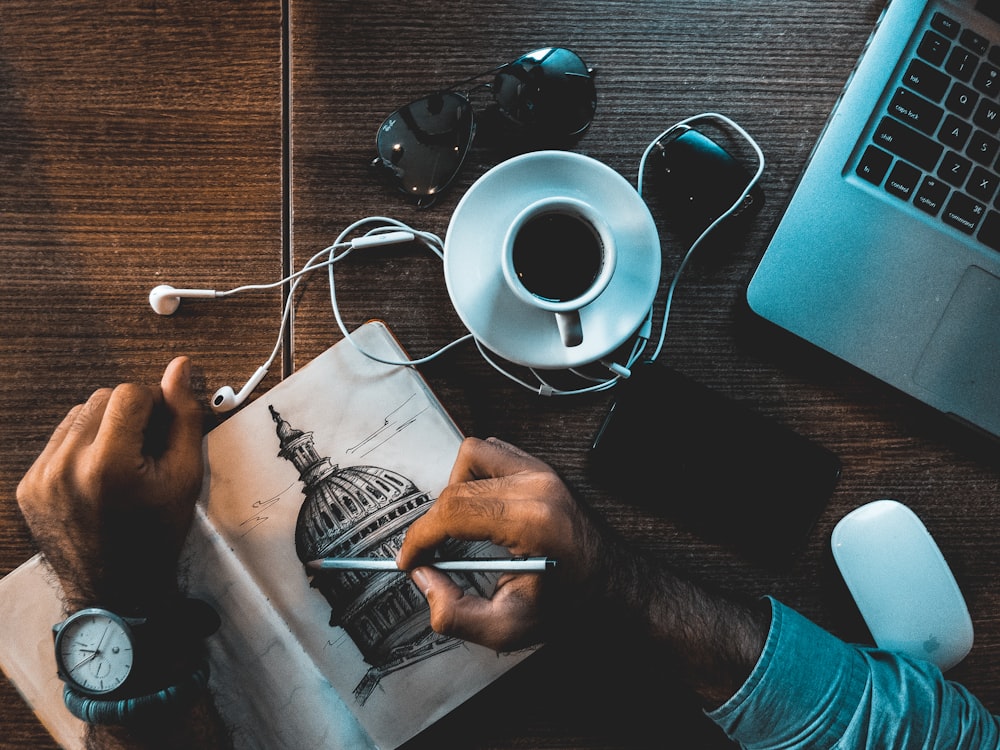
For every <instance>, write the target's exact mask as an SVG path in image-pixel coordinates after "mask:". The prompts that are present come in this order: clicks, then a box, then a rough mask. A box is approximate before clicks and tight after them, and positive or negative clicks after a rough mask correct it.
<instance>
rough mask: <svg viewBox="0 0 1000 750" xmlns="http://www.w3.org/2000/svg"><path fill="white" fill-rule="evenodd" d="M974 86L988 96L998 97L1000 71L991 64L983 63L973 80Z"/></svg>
mask: <svg viewBox="0 0 1000 750" xmlns="http://www.w3.org/2000/svg"><path fill="white" fill-rule="evenodd" d="M972 86H973V87H974V88H975V89H977V90H978V91H981V92H982V93H984V94H986V95H987V96H992V97H996V95H997V92H998V91H1000V70H998V69H997V68H996V67H994V66H993V65H990V64H989V63H983V64H982V65H980V66H979V70H977V71H976V77H975V78H973V79H972Z"/></svg>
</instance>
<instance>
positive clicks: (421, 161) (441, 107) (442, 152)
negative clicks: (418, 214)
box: [375, 91, 475, 198]
mask: <svg viewBox="0 0 1000 750" xmlns="http://www.w3.org/2000/svg"><path fill="white" fill-rule="evenodd" d="M474 129H475V122H474V118H473V115H472V105H471V104H469V100H468V99H466V98H465V97H464V96H462V95H461V94H456V93H454V92H450V91H446V92H443V93H440V94H432V95H431V96H428V97H424V98H423V99H418V100H417V101H415V102H411V103H410V104H407V105H406V106H405V107H403V108H402V109H399V110H397V111H395V112H393V113H392V114H391V115H389V116H388V117H387V118H386V120H385V122H383V123H382V127H380V128H379V131H378V136H377V137H376V139H375V148H376V150H377V152H378V159H376V163H377V164H379V165H380V166H382V167H384V168H385V169H386V170H387V171H388V172H389V173H390V174H391V175H392V176H393V178H394V179H395V181H396V183H397V185H398V187H399V189H400V190H402V191H403V192H404V193H407V194H409V195H412V196H414V197H416V198H425V197H427V196H431V195H435V194H436V193H438V192H439V191H441V190H442V189H444V188H445V187H446V186H447V185H448V183H449V182H451V181H452V179H454V177H455V175H456V174H458V170H459V168H460V167H461V166H462V161H463V160H464V159H465V155H466V153H468V151H469V145H470V144H471V143H472V135H473V132H474Z"/></svg>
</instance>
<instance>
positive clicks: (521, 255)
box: [501, 196, 616, 347]
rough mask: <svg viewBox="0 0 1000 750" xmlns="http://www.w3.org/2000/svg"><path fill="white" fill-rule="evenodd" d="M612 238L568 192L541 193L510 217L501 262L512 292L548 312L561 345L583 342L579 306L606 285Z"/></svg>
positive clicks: (588, 207)
mask: <svg viewBox="0 0 1000 750" xmlns="http://www.w3.org/2000/svg"><path fill="white" fill-rule="evenodd" d="M615 260H616V251H615V241H614V236H613V235H612V234H611V230H610V228H609V227H608V224H607V222H606V221H605V220H604V219H603V218H602V217H601V215H600V213H599V212H598V211H597V210H596V209H595V208H594V207H593V206H591V205H590V204H589V203H585V202H584V201H581V200H578V199H576V198H570V197H567V196H554V197H550V198H543V199H541V200H539V201H536V202H534V203H532V204H531V205H529V206H528V207H527V208H525V209H523V210H522V211H521V212H520V213H519V214H518V215H517V216H516V217H515V218H514V221H513V222H511V225H510V227H509V228H508V229H507V234H506V236H505V237H504V242H503V257H502V259H501V266H502V268H503V275H504V279H505V280H506V281H507V285H508V286H509V287H510V289H511V291H513V292H514V294H516V295H517V296H518V297H519V298H520V299H521V300H522V301H524V302H525V303H527V304H529V305H532V306H533V307H536V308H538V309H540V310H545V311H548V312H551V313H552V314H553V315H554V316H555V319H556V324H557V326H558V327H559V336H560V338H561V339H562V343H563V346H566V347H573V346H579V345H580V344H581V343H583V326H582V324H581V321H580V310H581V308H583V307H586V306H587V305H589V304H590V303H591V302H593V301H594V300H596V299H597V298H598V297H599V296H600V295H601V293H602V292H603V291H604V290H605V289H606V288H607V286H608V283H609V282H610V281H611V277H612V275H613V274H614V271H615Z"/></svg>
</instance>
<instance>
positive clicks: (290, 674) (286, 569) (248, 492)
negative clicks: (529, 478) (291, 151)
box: [0, 321, 532, 750]
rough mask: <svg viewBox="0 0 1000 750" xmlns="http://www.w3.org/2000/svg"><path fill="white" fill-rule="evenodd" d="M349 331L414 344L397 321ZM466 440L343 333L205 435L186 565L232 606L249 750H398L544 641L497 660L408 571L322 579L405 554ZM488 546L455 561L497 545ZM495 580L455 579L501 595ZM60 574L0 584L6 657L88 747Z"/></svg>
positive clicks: (50, 716) (52, 726) (406, 379)
mask: <svg viewBox="0 0 1000 750" xmlns="http://www.w3.org/2000/svg"><path fill="white" fill-rule="evenodd" d="M352 339H353V340H355V341H357V343H358V344H359V345H360V346H362V347H363V348H364V349H365V350H366V351H370V352H372V353H374V354H376V355H377V356H379V357H381V358H382V359H390V360H398V359H401V358H403V357H404V356H405V355H404V353H403V351H402V350H401V348H400V347H399V346H398V344H397V343H396V341H395V339H394V338H393V336H392V334H391V333H390V331H389V330H388V328H387V327H386V326H385V325H384V324H382V323H380V322H377V321H373V322H369V323H366V324H365V325H363V326H361V327H360V328H359V329H358V330H357V331H356V332H355V333H354V334H353V335H352ZM461 440H462V435H461V432H460V431H459V429H458V428H457V427H456V425H455V424H454V422H453V421H452V420H451V418H450V417H449V416H448V414H447V412H446V411H445V409H444V408H443V407H442V405H441V404H440V402H438V400H437V399H436V398H435V396H434V394H433V393H432V392H431V391H430V389H429V388H428V387H427V385H426V383H425V382H424V381H423V379H422V378H421V377H420V375H419V374H418V373H417V372H416V371H415V370H414V369H412V368H407V367H397V366H391V365H384V364H381V363H378V362H376V361H375V360H372V359H370V358H368V357H366V356H364V355H363V354H362V353H360V352H359V351H358V350H357V349H356V348H355V347H353V346H352V345H351V341H348V340H343V341H340V342H338V343H337V344H335V345H334V346H332V347H331V348H330V349H328V350H327V351H326V352H325V353H323V354H322V355H320V356H319V357H317V358H316V359H315V360H314V361H312V362H311V363H309V364H308V365H307V366H305V367H303V368H302V369H300V370H299V371H298V372H296V373H295V374H293V375H292V376H291V377H289V378H287V379H286V380H284V381H283V382H282V383H280V384H279V385H277V386H275V387H274V388H273V389H272V390H271V391H269V392H268V393H266V394H265V395H263V396H261V397H259V398H258V399H257V400H255V401H254V402H253V403H251V404H250V405H248V406H247V407H245V408H244V409H243V410H241V411H240V412H238V413H236V414H235V415H233V416H232V417H230V418H229V419H228V420H227V421H225V422H224V423H222V424H221V425H220V426H218V427H216V428H215V429H214V430H212V431H211V432H209V433H208V435H207V436H206V437H205V440H204V450H205V455H206V476H205V482H204V485H203V490H202V497H201V498H200V499H199V503H198V507H197V509H196V515H195V521H194V524H193V526H192V529H191V532H190V534H189V536H188V539H187V543H186V546H185V549H184V554H183V556H182V561H181V570H182V576H184V577H185V578H186V579H187V590H188V592H189V593H190V595H192V596H197V597H199V598H202V599H205V600H206V601H208V602H209V603H211V604H212V605H213V606H214V607H215V608H216V610H217V611H218V612H219V613H220V615H221V617H222V626H221V627H220V629H219V631H218V632H217V633H216V634H215V635H213V636H211V637H210V638H209V642H208V646H209V654H210V661H211V670H212V674H211V680H210V687H211V689H212V692H213V694H214V696H215V700H216V704H217V705H218V708H219V711H220V712H221V714H222V716H223V718H224V719H225V720H226V721H227V723H228V724H229V726H230V727H231V728H232V730H233V735H234V741H235V744H236V747H237V748H250V749H254V750H256V749H257V748H260V750H276V749H279V748H294V750H301V748H312V747H323V748H349V749H350V750H354V749H355V748H372V749H373V750H376V749H377V750H389V749H390V748H395V747H398V746H399V745H401V744H403V743H404V742H405V741H406V740H408V739H410V738H411V737H413V736H414V735H416V734H418V733H419V732H420V731H421V730H423V729H425V728H426V727H428V726H430V725H431V724H432V723H434V722H435V721H436V720H438V719H439V718H441V717H442V716H444V715H445V714H446V713H448V712H449V711H451V710H452V709H454V708H455V707H457V706H458V705H459V704H460V703H462V702H463V701H465V700H466V699H468V698H470V697H471V696H472V695H474V694H475V693H477V692H478V691H479V690H481V689H482V688H484V687H486V685H488V684H489V683H491V682H492V681H493V680H495V679H496V678H498V677H499V676H500V675H501V674H503V673H504V672H506V671H507V670H509V669H510V668H512V667H513V666H514V665H515V664H517V663H518V662H520V661H521V660H523V659H524V658H526V657H527V656H528V655H529V654H530V653H531V651H532V650H531V649H529V650H526V651H521V652H517V653H513V654H497V653H496V652H494V651H492V650H489V649H485V648H482V647H480V646H477V645H475V644H470V643H466V642H464V641H459V640H457V639H453V638H446V637H443V636H440V635H438V634H436V633H434V632H433V631H432V630H431V629H430V623H429V614H428V609H427V603H426V601H425V600H424V598H423V596H422V595H421V594H420V592H419V591H418V590H417V589H416V587H414V586H413V584H412V583H411V582H410V581H409V579H408V578H407V577H406V576H405V575H401V574H398V573H381V572H351V573H343V572H320V573H314V572H312V571H309V572H307V569H306V568H305V567H304V566H303V562H304V561H306V560H309V559H315V558H319V557H324V556H325V557H364V556H374V557H394V556H395V554H396V551H397V550H398V549H399V545H400V543H401V542H402V538H403V535H404V533H405V530H406V528H407V526H408V525H409V523H410V522H412V521H413V520H414V519H415V518H417V517H418V516H419V515H421V514H422V513H424V512H425V511H426V510H427V508H428V507H430V504H431V503H433V502H434V499H435V498H436V497H437V495H438V494H439V493H440V491H441V490H442V489H443V488H444V487H445V485H446V484H447V481H448V477H449V474H450V471H451V467H452V464H453V463H454V459H455V456H456V454H457V451H458V447H459V444H460V443H461ZM502 553H503V551H502V550H498V549H496V548H493V547H492V545H490V544H489V543H483V542H454V546H453V547H452V548H450V549H447V550H444V551H443V552H442V554H443V555H448V556H450V555H455V556H459V555H461V556H491V555H494V556H495V555H497V554H502ZM496 577H497V575H496V574H484V573H464V574H460V575H459V574H456V575H455V576H454V578H455V580H456V582H458V583H459V584H460V585H462V586H463V587H465V588H466V589H469V590H474V591H476V592H478V593H480V594H483V595H488V594H489V593H490V592H491V591H492V587H493V586H494V585H495V582H496ZM62 617H63V615H62V610H61V603H60V599H59V591H58V585H57V583H56V582H55V580H54V578H53V577H52V575H51V573H50V572H49V571H48V569H47V568H46V566H45V565H44V563H43V562H42V561H41V559H40V557H39V556H35V557H33V558H32V559H31V560H29V561H27V562H26V563H24V564H23V565H21V566H20V567H19V568H17V569H16V570H14V571H13V572H11V573H10V574H9V575H7V576H6V577H4V578H3V579H2V580H0V667H2V669H3V671H4V672H5V673H6V675H7V676H8V678H9V679H10V680H11V682H12V683H13V684H14V685H15V686H16V687H17V688H18V690H19V691H20V692H21V694H22V695H23V696H24V698H25V699H26V700H27V701H28V703H29V704H30V705H31V706H32V708H33V709H34V711H35V713H36V714H37V715H38V717H39V718H40V720H41V721H42V722H43V723H44V724H45V726H46V728H47V729H48V730H49V731H50V732H51V733H52V735H53V737H55V739H56V740H57V741H58V742H59V743H60V744H62V745H63V746H64V747H67V748H82V736H83V729H84V727H83V724H82V723H81V722H79V721H78V720H76V719H75V718H73V717H72V716H71V715H70V713H69V712H68V711H67V710H66V709H65V707H64V706H63V703H62V697H61V696H62V683H61V682H60V681H59V679H58V678H57V677H56V669H55V660H54V658H53V656H52V635H51V627H52V625H53V624H54V623H56V622H58V621H59V620H61V619H62Z"/></svg>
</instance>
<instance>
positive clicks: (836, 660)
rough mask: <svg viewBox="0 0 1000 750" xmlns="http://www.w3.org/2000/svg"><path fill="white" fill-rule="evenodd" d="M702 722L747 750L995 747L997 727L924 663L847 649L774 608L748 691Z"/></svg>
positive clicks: (793, 615)
mask: <svg viewBox="0 0 1000 750" xmlns="http://www.w3.org/2000/svg"><path fill="white" fill-rule="evenodd" d="M708 716H709V717H710V718H711V719H712V720H713V721H715V722H716V723H717V724H719V726H720V727H722V729H723V730H724V731H725V732H726V734H727V735H728V736H729V737H730V738H732V739H733V740H735V741H736V742H738V743H739V744H740V745H741V746H742V747H744V748H747V749H748V750H771V749H774V750H777V749H779V748H780V749H781V750H805V749H806V748H809V749H812V748H816V749H817V750H819V749H822V750H828V749H832V750H876V748H899V749H900V750H904V749H905V750H909V749H910V748H913V749H914V750H916V749H918V748H919V749H920V750H944V749H945V748H948V750H961V749H964V748H968V749H969V750H972V749H973V748H974V749H975V750H982V749H983V748H987V749H988V748H998V747H1000V722H998V719H997V717H996V716H994V715H992V714H991V713H990V712H989V711H988V710H987V709H986V708H985V707H984V706H983V705H982V704H981V703H980V702H979V701H978V700H977V699H976V698H975V697H974V696H973V695H972V694H971V693H969V691H968V690H966V689H965V688H964V687H962V686H961V685H958V684H956V683H954V682H949V681H948V680H945V679H944V677H943V675H942V674H941V671H940V670H939V669H938V668H937V667H936V666H934V665H933V664H931V663H929V662H925V661H922V660H920V659H913V658H910V657H907V656H905V655H903V654H898V653H893V652H889V651H883V650H879V649H876V648H868V647H861V646H853V645H849V644H847V643H844V642H843V641H841V640H840V639H838V638H836V637H834V636H833V635H831V634H830V633H828V632H827V631H825V630H823V629H822V628H820V627H819V626H817V625H815V624H813V623H812V622H810V621H809V620H808V619H806V618H805V617H803V616H802V615H800V614H798V613H797V612H795V611H794V610H792V609H790V608H788V607H786V606H784V605H783V604H781V603H780V602H778V601H776V600H774V599H771V628H770V631H769V633H768V636H767V642H766V643H765V645H764V650H763V652H762V653H761V656H760V659H759V660H758V662H757V664H756V666H755V667H754V669H753V672H752V673H751V674H750V677H749V678H748V679H747V681H746V683H745V684H744V685H743V686H742V687H741V688H740V689H739V690H738V691H737V692H736V694H735V695H734V696H733V697H732V698H730V699H729V700H728V701H726V703H724V704H723V705H722V706H720V707H719V708H717V709H715V710H714V711H711V712H709V714H708Z"/></svg>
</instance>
